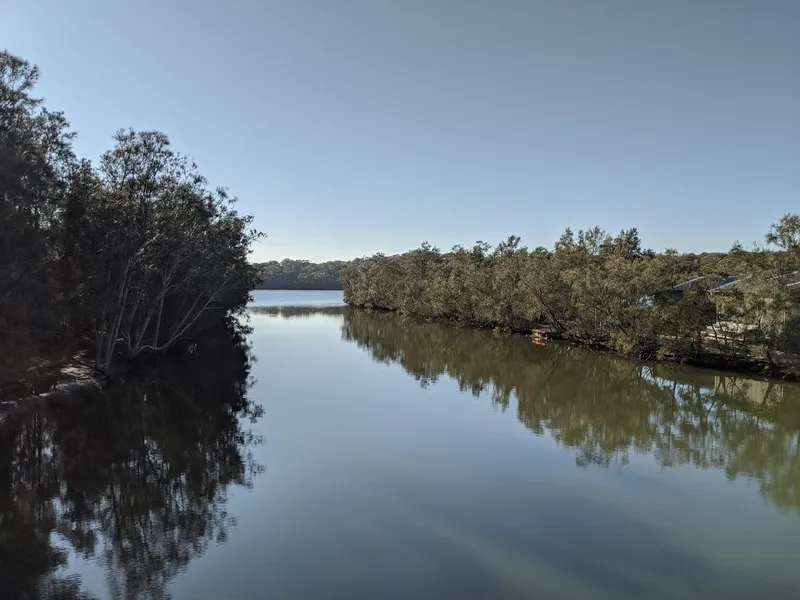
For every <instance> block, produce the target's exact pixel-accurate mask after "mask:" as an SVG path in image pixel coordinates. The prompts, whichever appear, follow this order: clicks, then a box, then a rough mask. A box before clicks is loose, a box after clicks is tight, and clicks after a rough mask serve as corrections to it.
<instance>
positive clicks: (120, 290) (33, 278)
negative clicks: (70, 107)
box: [0, 52, 260, 391]
mask: <svg viewBox="0 0 800 600" xmlns="http://www.w3.org/2000/svg"><path fill="white" fill-rule="evenodd" d="M38 76H39V72H38V70H37V68H36V67H35V66H32V65H30V64H29V63H27V62H26V61H24V60H22V59H20V58H18V57H16V56H14V55H12V54H10V53H8V52H0V353H2V354H3V357H4V360H3V368H2V369H0V388H2V386H3V383H4V381H5V382H7V381H9V380H13V379H15V378H19V377H20V376H21V374H22V373H23V372H24V371H26V370H28V369H29V368H30V367H31V366H32V364H35V363H36V361H40V362H41V360H42V359H43V358H50V359H57V358H63V356H58V355H59V354H63V353H69V352H71V351H73V350H75V349H76V348H78V347H80V346H89V347H91V348H92V350H93V351H94V352H95V357H96V362H97V364H98V366H100V367H103V368H107V367H108V366H109V365H110V363H111V362H112V360H113V359H114V358H115V357H116V356H119V355H122V356H124V357H126V358H128V359H130V358H135V357H137V356H139V355H140V354H142V353H143V352H160V351H166V350H168V349H170V348H171V347H173V346H174V345H175V344H176V343H178V342H179V341H181V340H182V339H185V338H187V337H189V336H192V335H196V334H197V332H198V331H200V330H201V329H203V328H204V327H207V326H210V325H213V324H214V323H219V322H221V320H222V319H224V318H225V317H226V316H227V315H228V314H230V313H231V312H235V311H237V310H241V309H243V308H244V306H245V304H246V302H247V298H248V293H249V290H250V289H252V287H253V286H254V285H255V283H256V280H257V272H256V270H255V269H254V268H253V266H252V265H250V264H249V263H248V260H247V259H248V255H249V252H250V247H251V244H252V242H253V241H254V240H256V239H257V238H258V237H259V236H260V234H259V233H258V232H256V231H254V230H253V229H252V228H251V224H252V217H250V216H247V215H240V214H238V213H237V212H236V210H235V209H234V202H235V199H234V198H231V197H230V196H229V195H228V194H227V192H226V191H225V190H222V189H217V190H213V189H210V188H209V186H208V183H207V181H206V180H205V179H204V178H203V176H202V175H201V174H200V173H199V172H198V170H197V167H196V166H195V165H194V164H193V163H191V162H190V161H189V160H188V159H187V158H186V157H185V156H183V155H180V154H178V153H176V152H175V151H174V150H173V149H172V148H171V145H170V142H169V139H168V138H167V136H166V135H164V134H163V133H160V132H155V131H143V132H136V131H124V130H121V131H119V132H118V133H117V134H116V136H115V137H114V142H115V144H114V147H113V148H112V149H111V150H109V151H108V152H106V153H105V154H104V155H103V156H102V158H101V160H100V162H99V164H98V165H96V166H94V165H92V164H91V163H90V162H89V161H87V160H78V159H77V158H76V157H75V155H74V153H73V151H72V146H71V142H72V138H73V136H74V134H73V133H71V132H70V131H69V130H68V125H67V122H66V120H65V119H64V117H63V115H61V114H60V113H54V112H50V111H48V110H47V109H45V108H44V107H43V106H42V102H41V100H39V99H36V98H35V97H34V96H32V93H33V89H34V87H35V85H36V82H37V80H38ZM0 391H2V390H0Z"/></svg>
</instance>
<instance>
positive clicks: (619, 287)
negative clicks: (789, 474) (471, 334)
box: [342, 215, 800, 360]
mask: <svg viewBox="0 0 800 600" xmlns="http://www.w3.org/2000/svg"><path fill="white" fill-rule="evenodd" d="M767 241H768V242H769V243H770V244H771V247H768V248H756V249H753V250H751V251H745V250H744V249H742V248H741V246H740V245H738V244H736V245H734V247H733V248H732V249H731V251H730V252H727V253H718V254H705V255H691V254H689V255H687V254H679V253H677V252H676V251H674V250H667V251H666V252H663V253H656V252H653V251H652V250H649V249H646V248H643V247H642V244H641V241H640V239H639V235H638V232H637V230H636V229H630V230H627V231H622V232H621V233H620V234H619V235H617V236H616V237H613V236H611V235H609V234H608V233H606V232H605V231H603V230H601V229H599V228H597V227H595V228H593V229H590V230H588V231H579V232H578V234H577V235H575V234H574V233H573V232H572V231H571V230H570V229H567V230H566V232H565V233H564V235H562V236H561V238H560V239H559V240H558V241H557V242H556V244H555V246H554V247H553V249H551V250H549V249H547V248H544V247H538V248H535V249H533V250H529V249H528V248H526V247H524V246H522V245H521V243H520V238H518V237H516V236H511V237H510V238H508V240H506V241H504V242H502V243H500V244H498V245H497V246H495V247H494V248H492V247H491V246H490V245H489V244H486V243H484V242H478V243H476V244H475V245H474V246H473V247H472V248H464V247H460V246H456V247H454V248H453V249H452V251H450V252H447V253H442V252H441V251H439V249H438V248H435V247H432V246H430V245H429V244H427V243H425V244H423V245H422V246H421V247H420V248H418V249H416V250H412V251H410V252H407V253H405V254H402V255H397V256H391V257H389V256H384V255H380V254H378V255H375V256H373V257H371V258H369V259H365V260H363V261H361V262H359V263H358V264H356V265H352V266H350V267H348V268H347V269H345V270H344V271H343V274H342V283H343V288H344V296H345V301H346V302H347V303H348V304H350V305H351V306H357V307H366V308H378V309H387V310H393V311H400V312H403V313H407V314H413V315H417V316H421V317H424V318H430V319H447V320H453V321H457V322H460V323H465V324H469V325H474V326H479V327H492V328H495V327H497V328H501V329H507V330H511V331H518V332H530V330H531V328H533V327H540V326H547V327H549V328H550V329H551V331H552V332H553V333H554V335H557V336H559V337H562V338H565V339H568V340H572V341H575V342H578V343H582V344H586V345H590V346H596V347H605V348H610V349H613V350H615V351H618V352H621V353H624V354H627V355H631V356H638V357H647V358H653V357H665V356H670V357H677V358H690V357H697V356H698V354H700V353H701V352H706V351H708V350H709V349H710V348H712V347H713V350H714V352H718V353H722V354H724V355H737V356H740V355H741V356H749V357H754V356H755V355H758V357H759V359H761V358H764V357H766V358H768V359H770V360H772V359H773V358H774V351H776V350H783V349H793V348H796V347H797V346H798V339H799V338H798V336H797V334H796V332H797V328H796V325H794V324H793V323H794V322H793V321H792V323H790V322H789V321H791V319H789V318H788V317H787V315H791V313H792V293H791V291H790V289H789V288H787V286H786V281H785V279H784V278H783V277H782V276H783V275H784V274H786V273H789V272H792V271H794V270H796V269H798V268H800V220H799V219H798V217H797V216H794V215H787V216H786V217H784V218H782V219H781V221H780V222H779V223H778V224H776V225H775V226H773V228H772V230H771V231H770V233H769V234H768V236H767ZM731 275H736V276H738V277H740V282H741V285H734V286H729V288H726V289H725V290H724V291H722V290H717V291H713V290H712V289H711V288H710V287H709V285H697V286H693V287H690V288H687V289H685V290H682V291H680V292H678V291H676V290H674V289H673V286H675V285H676V284H679V283H681V282H684V281H686V280H688V279H690V278H693V277H696V276H707V278H706V279H705V280H704V281H705V282H711V281H720V280H721V279H722V278H724V277H727V276H731ZM723 298H724V300H725V301H724V302H722V301H721V299H723ZM731 322H735V323H737V324H740V325H741V329H743V330H746V331H747V335H746V336H745V335H728V334H727V330H725V332H723V333H725V334H724V335H722V334H720V335H718V336H715V337H714V341H713V343H712V342H710V341H709V336H708V335H706V334H707V332H708V330H709V328H712V329H713V328H714V327H715V323H717V324H718V323H731Z"/></svg>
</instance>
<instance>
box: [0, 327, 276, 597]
mask: <svg viewBox="0 0 800 600" xmlns="http://www.w3.org/2000/svg"><path fill="white" fill-rule="evenodd" d="M249 368H250V356H249V351H248V349H247V347H246V346H245V344H244V337H243V335H242V332H236V333H234V334H232V335H216V336H209V337H208V338H204V339H203V340H200V343H199V352H198V353H197V354H195V355H191V356H189V355H187V356H185V357H183V358H181V359H179V360H176V361H173V362H171V363H169V364H162V365H160V366H159V367H158V368H156V369H153V370H152V371H151V372H150V373H149V374H148V376H147V377H146V378H145V380H144V381H139V382H137V383H132V382H131V383H129V384H127V385H118V386H116V387H115V388H113V389H109V390H107V391H106V392H105V393H103V394H100V395H98V396H97V397H94V398H91V399H89V400H87V401H86V402H81V403H75V404H73V405H70V406H64V407H61V408H58V409H53V410H51V411H49V412H48V413H47V414H44V415H38V416H35V417H33V418H31V419H30V420H29V421H28V422H26V423H24V424H22V425H20V426H19V428H18V429H17V430H16V431H14V432H7V433H6V434H5V435H3V436H2V438H0V519H2V521H0V571H1V572H2V575H0V586H2V592H3V593H5V594H9V597H12V598H39V597H42V598H44V597H48V598H49V597H62V598H82V597H85V596H82V595H81V593H80V590H79V585H78V584H79V581H77V580H76V579H75V578H69V577H66V576H64V575H63V572H64V571H65V570H63V569H62V570H59V569H58V568H59V567H61V566H63V565H64V564H65V562H66V556H67V552H68V550H72V551H74V552H75V553H77V554H78V555H79V556H82V557H84V558H87V559H90V560H92V561H95V562H96V563H98V564H100V565H102V566H103V568H104V569H105V572H106V576H107V585H108V593H109V595H110V596H111V597H115V598H162V597H164V596H165V593H166V592H165V588H166V585H167V583H168V582H169V581H170V579H171V578H173V577H174V576H175V574H176V573H177V572H178V571H180V570H181V569H183V568H184V567H186V565H187V564H188V563H189V562H190V561H191V560H192V559H193V558H194V557H196V556H199V555H201V554H202V553H203V552H204V551H205V549H206V548H207V546H208V544H209V543H214V542H220V541H223V540H225V538H226V536H227V534H228V530H229V528H230V526H231V524H232V523H233V521H232V517H231V515H229V514H228V513H227V510H226V499H227V498H226V494H227V490H228V489H229V488H230V486H231V485H232V484H233V485H243V486H247V485H250V483H251V481H252V478H253V477H254V475H255V474H256V473H258V472H259V471H260V470H261V467H260V466H259V465H257V464H255V463H254V461H253V460H252V457H251V455H250V454H249V448H251V447H252V445H253V444H255V443H258V441H259V440H258V439H257V438H255V437H254V436H253V435H252V434H251V433H250V432H249V431H248V429H247V427H246V425H244V424H243V423H245V421H243V420H242V417H250V418H251V419H255V418H257V417H258V416H259V414H260V409H259V408H258V407H256V406H253V405H252V404H251V403H250V402H249V401H248V399H247V397H246V390H247V387H248V382H249ZM68 570H69V569H68V568H67V569H66V571H68Z"/></svg>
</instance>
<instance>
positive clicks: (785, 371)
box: [347, 304, 800, 382]
mask: <svg viewBox="0 0 800 600" xmlns="http://www.w3.org/2000/svg"><path fill="white" fill-rule="evenodd" d="M347 306H348V307H349V308H352V309H356V310H367V311H376V312H386V313H394V314H398V315H402V316H405V317H408V318H412V319H416V320H418V321H421V322H428V323H442V324H445V325H448V326H450V327H455V328H465V329H478V330H486V331H494V332H496V333H500V334H505V335H514V336H522V337H528V338H531V341H532V342H535V343H547V342H546V341H544V342H543V341H541V339H540V338H537V337H536V336H535V335H532V331H533V330H535V328H531V329H528V328H526V329H513V328H510V327H498V326H495V325H493V324H484V323H477V322H470V321H464V320H458V319H452V318H447V317H442V318H436V317H423V316H420V315H414V314H411V313H404V312H402V311H398V310H390V309H386V308H367V307H363V306H356V305H353V304H348V305H347ZM551 336H552V334H551ZM550 341H557V342H558V343H564V344H570V345H573V346H577V347H580V348H586V349H589V350H594V351H596V352H602V353H605V354H609V355H612V356H619V357H622V358H626V359H629V360H641V361H644V362H648V363H662V364H673V365H689V366H693V367H700V368H705V369H714V370H716V371H724V372H726V373H735V374H740V375H750V376H758V377H767V378H770V379H776V380H780V381H786V382H796V381H800V356H797V355H795V354H790V353H787V352H780V351H772V352H770V355H771V358H772V361H771V362H770V361H769V360H766V359H758V358H755V357H752V356H743V355H729V354H724V353H723V352H721V351H720V350H719V348H718V347H717V348H714V347H712V346H711V345H710V344H706V347H704V348H703V351H702V352H698V353H697V354H695V355H694V356H673V355H669V354H664V355H662V356H660V357H659V356H655V355H654V356H630V355H626V354H625V353H622V352H619V351H617V350H615V349H614V348H611V347H609V346H605V345H602V344H586V343H581V342H580V341H579V340H574V339H562V338H555V339H554V338H553V337H551V338H550Z"/></svg>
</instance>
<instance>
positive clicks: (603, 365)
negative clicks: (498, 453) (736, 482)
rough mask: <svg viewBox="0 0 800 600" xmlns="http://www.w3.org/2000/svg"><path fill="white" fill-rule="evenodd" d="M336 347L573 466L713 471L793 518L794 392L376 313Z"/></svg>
mask: <svg viewBox="0 0 800 600" xmlns="http://www.w3.org/2000/svg"><path fill="white" fill-rule="evenodd" d="M342 337H343V339H345V340H348V341H351V342H353V343H355V344H357V345H358V346H359V347H361V348H363V349H364V350H366V351H368V352H369V353H370V355H371V356H372V357H373V358H374V359H375V360H377V361H380V362H383V363H386V364H398V365H400V366H402V368H403V369H404V370H405V371H406V372H407V373H408V374H409V375H411V376H412V377H414V378H415V379H416V380H417V381H418V382H419V383H420V385H421V386H423V387H426V386H428V385H432V384H433V383H435V382H436V381H437V380H439V379H440V378H442V377H448V378H450V379H453V380H455V381H456V382H457V383H458V385H459V387H460V388H461V389H462V390H463V391H466V392H470V393H472V394H473V395H474V396H481V395H483V394H485V397H487V398H490V399H491V400H492V402H493V404H494V405H495V406H497V407H499V408H500V409H502V410H507V409H509V408H512V409H514V408H515V409H516V411H517V417H518V418H519V420H520V422H522V423H523V424H524V425H525V426H526V427H527V428H529V429H530V430H531V431H532V432H533V433H536V434H537V435H548V436H550V437H551V438H553V439H554V440H555V441H556V442H557V443H558V444H560V445H562V446H564V447H565V448H568V449H570V450H572V451H573V452H574V454H575V460H576V464H577V465H578V466H588V465H596V466H600V467H609V466H611V465H624V464H625V463H627V462H628V460H629V457H630V456H631V455H633V454H648V455H651V456H653V457H654V458H655V460H656V461H657V462H658V463H659V464H660V465H662V466H663V467H672V466H677V465H685V464H690V465H693V466H696V467H698V468H703V469H708V468H713V469H719V470H722V471H724V472H725V474H726V476H727V477H729V478H730V479H736V478H747V479H751V480H753V481H755V482H757V484H758V487H759V489H760V490H761V493H762V494H763V495H764V496H765V498H767V499H769V500H770V501H771V502H774V503H775V504H776V505H778V506H781V507H785V508H789V509H792V510H795V511H800V448H798V445H797V439H798V435H800V410H798V407H800V405H799V404H798V401H800V389H798V387H797V386H795V385H792V384H788V385H787V384H781V383H777V382H770V381H766V380H757V379H746V378H740V377H730V376H724V375H721V374H719V373H716V372H713V371H707V370H692V371H684V370H683V369H677V368H675V367H673V366H671V365H665V364H655V365H653V364H649V365H648V364H646V363H642V362H638V361H630V360H625V359H622V358H619V357H617V356H613V355H609V354H606V353H600V352H591V351H587V350H585V349H582V348H579V347H576V346H573V345H570V344H563V343H557V344H548V345H547V347H544V348H543V347H540V346H536V345H534V344H532V343H531V342H530V340H526V339H525V338H521V337H517V338H509V337H508V336H503V335H493V334H492V333H490V332H488V331H481V330H477V329H464V328H455V327H447V326H444V325H441V324H438V323H427V322H421V321H419V320H418V319H415V318H414V317H410V316H404V315H400V314H393V313H389V312H386V311H365V310H357V309H347V310H345V311H344V321H343V324H342Z"/></svg>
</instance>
